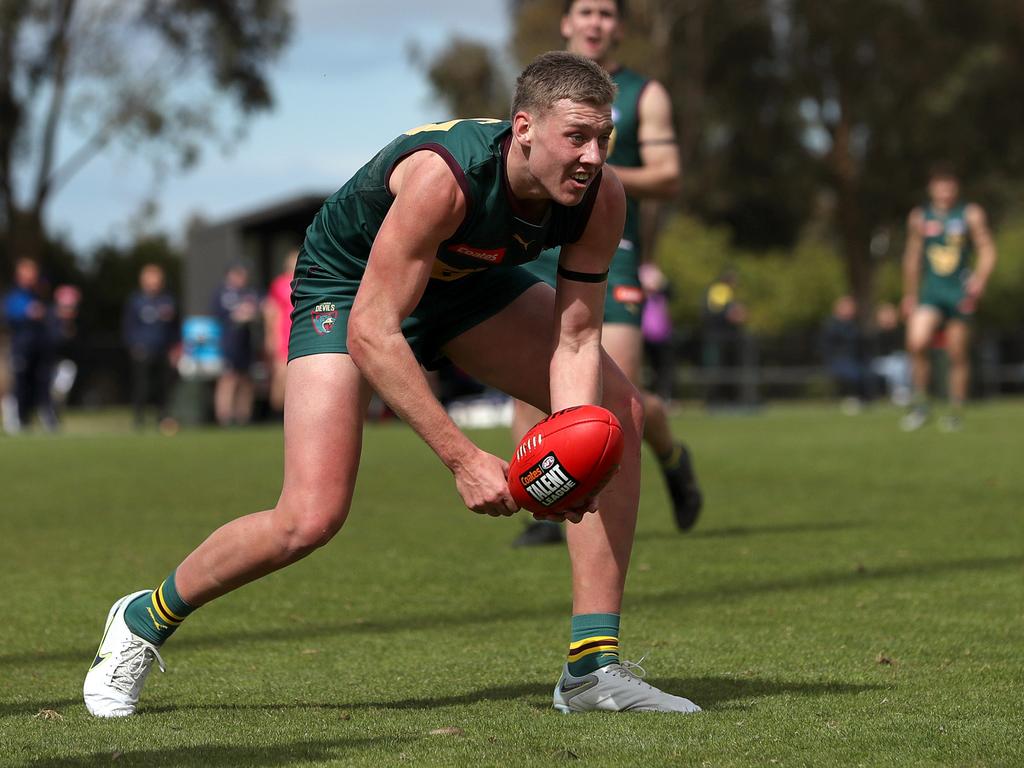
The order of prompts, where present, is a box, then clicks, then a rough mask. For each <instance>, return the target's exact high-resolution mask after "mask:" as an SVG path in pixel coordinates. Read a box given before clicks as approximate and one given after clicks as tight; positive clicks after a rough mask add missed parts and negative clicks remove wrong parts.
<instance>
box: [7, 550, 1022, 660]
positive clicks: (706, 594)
mask: <svg viewBox="0 0 1024 768" xmlns="http://www.w3.org/2000/svg"><path fill="white" fill-rule="evenodd" d="M1021 565H1024V557H1022V556H1020V555H1007V556H1003V557H976V558H968V559H964V560H938V561H932V562H925V563H901V564H899V565H895V564H894V565H883V566H876V567H868V568H857V569H855V568H853V567H852V566H851V567H850V568H846V569H843V570H830V571H822V572H818V573H812V574H807V575H803V576H795V577H788V578H780V579H774V580H771V579H768V580H763V581H756V582H742V583H732V584H722V585H721V586H711V587H709V588H704V589H685V588H680V589H672V590H668V591H662V592H649V593H641V594H636V593H633V594H630V595H629V596H628V601H627V602H628V605H629V608H630V609H636V608H646V607H651V608H664V607H673V606H685V605H690V604H697V603H708V602H720V601H722V600H730V599H740V600H742V599H745V598H748V597H752V596H756V595H770V594H773V593H785V592H794V591H803V590H809V589H810V590H814V589H827V588H831V587H844V586H848V585H851V584H870V583H873V582H877V581H882V582H884V581H889V580H893V579H904V578H913V577H920V576H944V575H952V574H958V573H970V572H974V571H989V570H997V569H1001V568H1012V567H1019V566H1021ZM568 611H569V603H568V601H567V600H563V599H557V600H552V601H549V602H547V603H543V604H533V605H506V606H499V607H495V608H489V609H487V610H477V611H466V612H462V613H443V612H438V611H432V612H430V613H425V614H421V615H415V614H410V613H395V614H394V615H393V616H391V617H388V618H377V619H368V620H363V619H362V618H359V619H355V620H352V621H348V622H346V621H337V622H321V623H317V624H313V623H309V624H306V623H293V624H290V625H288V626H278V627H269V628H267V629H261V630H256V631H246V632H244V633H243V632H240V633H224V632H220V633H212V634H206V635H202V636H199V637H195V636H193V637H182V638H180V639H178V638H175V640H174V642H173V644H172V647H173V648H175V649H177V648H181V649H182V650H185V649H203V648H217V647H221V646H224V645H225V644H235V645H244V644H251V643H261V642H275V641H286V642H290V643H295V644H299V643H300V642H301V643H306V642H309V641H310V640H313V639H316V638H318V637H334V636H338V635H355V634H360V635H362V634H369V635H373V634H389V633H393V632H408V631H412V630H415V631H417V632H424V631H430V630H433V629H442V630H445V631H450V630H451V629H453V628H457V627H471V626H476V625H480V624H490V623H493V622H498V621H503V622H508V621H520V620H526V619H538V618H544V617H551V618H556V617H559V616H564V615H566V613H567V612H568ZM97 629H98V626H97ZM90 642H92V639H90ZM91 648H92V646H89V647H85V646H83V647H82V648H79V649H73V650H62V651H46V650H39V651H21V652H18V653H5V654H0V667H5V666H15V665H21V664H33V663H39V662H82V663H83V665H84V664H86V663H87V662H88V660H89V659H90V658H91V657H92V653H91ZM82 674H83V675H84V674H85V671H84V667H83V672H82Z"/></svg>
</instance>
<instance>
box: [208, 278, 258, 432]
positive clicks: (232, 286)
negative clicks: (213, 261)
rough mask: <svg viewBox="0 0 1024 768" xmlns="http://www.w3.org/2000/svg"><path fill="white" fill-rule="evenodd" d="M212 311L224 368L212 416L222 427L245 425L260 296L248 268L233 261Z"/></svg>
mask: <svg viewBox="0 0 1024 768" xmlns="http://www.w3.org/2000/svg"><path fill="white" fill-rule="evenodd" d="M212 313H213V314H214V315H215V316H216V317H217V319H218V320H219V321H220V324H221V337H220V345H221V356H222V358H223V361H224V369H223V371H222V372H221V374H220V376H219V377H218V378H217V384H216V387H215V389H214V394H213V409H214V415H215V416H216V418H217V423H218V424H220V425H221V426H222V427H226V426H230V425H232V424H248V423H249V420H250V419H251V418H252V405H253V381H252V364H253V329H254V327H255V325H256V322H257V320H258V319H259V314H260V297H259V294H258V293H257V292H256V290H255V289H254V288H252V287H251V286H250V285H249V268H248V267H247V266H245V265H244V264H241V263H235V264H232V265H231V266H230V267H229V268H228V271H227V274H226V275H225V276H224V282H223V283H221V286H220V288H218V289H217V292H216V293H215V294H214V297H213V307H212Z"/></svg>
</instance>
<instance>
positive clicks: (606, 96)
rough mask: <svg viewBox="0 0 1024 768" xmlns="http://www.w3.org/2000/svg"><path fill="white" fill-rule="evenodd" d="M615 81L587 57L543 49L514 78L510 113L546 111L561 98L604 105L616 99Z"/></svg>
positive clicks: (579, 102)
mask: <svg viewBox="0 0 1024 768" xmlns="http://www.w3.org/2000/svg"><path fill="white" fill-rule="evenodd" d="M616 90H617V89H616V86H615V83H613V82H612V79H611V78H610V77H609V76H608V73H607V72H605V71H604V70H603V69H601V67H600V66H598V65H597V64H595V63H594V62H593V61H591V60H590V59H588V58H586V57H584V56H580V55H578V54H575V53H569V52H568V51H548V52H547V53H542V54H541V55H540V56H538V57H537V58H536V59H534V60H533V61H532V62H530V64H529V65H528V66H527V67H526V69H524V70H523V72H522V74H521V75H519V79H517V80H516V93H515V96H514V97H513V99H512V117H513V118H514V117H515V116H516V113H517V112H520V111H522V110H526V111H529V110H531V109H533V110H538V111H540V112H542V113H543V112H545V111H547V110H548V109H550V108H551V107H552V106H554V104H555V102H557V101H561V100H562V99H568V100H569V101H574V102H576V103H577V104H593V105H594V106H598V107H603V106H606V105H609V104H611V103H612V102H613V101H614V100H615V92H616Z"/></svg>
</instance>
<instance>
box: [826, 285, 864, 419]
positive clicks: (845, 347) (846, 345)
mask: <svg viewBox="0 0 1024 768" xmlns="http://www.w3.org/2000/svg"><path fill="white" fill-rule="evenodd" d="M820 349H821V356H822V360H823V361H824V363H825V368H826V369H827V370H828V373H829V376H831V377H832V381H833V382H834V383H835V386H836V391H837V392H838V394H839V397H840V398H841V407H842V409H843V412H844V413H850V414H852V413H857V412H858V411H860V409H861V407H862V406H863V404H864V402H865V401H866V400H867V399H868V369H867V366H866V365H865V359H866V356H867V355H866V349H865V339H864V333H863V331H861V328H860V325H858V323H857V302H856V301H855V300H854V298H853V297H852V296H840V297H839V298H838V299H836V301H835V304H833V305H832V314H831V315H830V316H829V317H828V319H827V320H826V321H825V324H824V326H822V329H821V338H820Z"/></svg>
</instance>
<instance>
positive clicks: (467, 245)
mask: <svg viewBox="0 0 1024 768" xmlns="http://www.w3.org/2000/svg"><path fill="white" fill-rule="evenodd" d="M511 141H512V132H511V126H510V124H509V123H508V122H507V121H502V120H491V119H471V120H450V121H448V122H446V123H430V124H428V125H423V126H420V127H419V128H413V129H412V130H410V131H407V132H406V133H404V134H402V135H401V136H399V137H398V138H397V139H395V140H394V141H392V142H391V143H390V144H388V145H387V146H386V147H384V149H382V150H381V151H380V152H379V153H377V155H376V156H375V157H374V158H373V159H372V160H370V162H368V163H367V164H366V165H364V166H363V167H362V168H360V169H359V170H358V171H356V173H355V175H354V176H353V177H352V178H351V179H350V180H349V181H348V183H346V184H345V186H343V187H342V188H341V189H339V190H338V191H337V192H335V193H334V194H333V195H331V196H330V197H329V198H328V199H327V200H326V201H325V202H324V204H323V206H322V207H321V209H320V211H319V212H318V213H317V215H316V217H315V218H314V219H313V223H312V224H310V226H309V228H308V229H307V230H306V240H305V243H304V244H303V247H304V249H305V250H306V252H307V253H308V254H309V256H310V258H311V259H312V260H313V261H314V262H315V263H316V264H317V265H318V266H320V267H321V268H322V269H323V270H325V271H326V272H327V273H328V274H330V275H333V276H335V277H339V278H342V279H349V280H359V279H360V278H361V277H362V275H363V272H364V271H365V269H366V261H367V259H368V258H369V255H370V249H371V247H372V246H373V241H374V239H375V238H376V236H377V233H378V232H379V231H380V227H381V224H382V223H383V222H384V217H385V216H386V215H387V212H388V210H389V209H390V208H391V204H392V202H394V197H393V196H392V194H391V192H390V191H389V190H388V179H389V177H390V176H391V172H392V171H393V170H394V168H395V166H396V165H397V164H398V163H399V162H400V161H401V160H403V159H404V158H406V157H408V156H409V155H411V154H412V153H414V152H418V151H423V150H426V151H431V152H435V153H437V154H438V155H439V156H441V157H442V158H444V160H445V162H447V163H448V166H449V168H451V171H452V173H453V174H454V176H455V179H456V181H457V182H458V184H459V187H460V188H461V189H462V192H463V194H464V195H465V198H466V215H465V218H464V219H463V222H462V224H461V225H460V226H459V228H458V230H457V231H456V232H455V234H454V235H453V236H452V237H451V238H449V239H448V240H446V241H445V242H443V243H441V245H440V246H439V247H438V249H437V255H436V259H435V262H434V266H433V271H432V273H431V277H432V278H433V279H435V280H442V281H453V280H458V279H460V278H463V277H465V276H467V275H470V274H473V273H475V272H479V271H481V270H484V269H488V268H490V267H496V266H499V265H516V264H522V263H524V262H527V261H530V260H532V259H535V258H537V256H538V255H539V254H540V252H541V251H542V250H543V249H544V248H551V247H553V246H558V245H562V244H564V243H573V242H576V241H577V240H579V238H580V237H581V236H582V234H583V230H584V229H585V228H586V225H587V221H588V219H589V218H590V211H591V210H592V208H593V205H594V200H595V198H596V197H597V191H598V188H599V186H600V182H601V177H600V175H598V177H597V178H595V179H594V181H593V182H591V185H590V189H588V190H587V193H586V195H585V196H584V198H583V200H582V202H581V203H580V204H579V205H576V206H572V207H568V206H563V205H559V204H558V203H555V202H552V203H551V205H550V207H549V209H548V211H547V214H546V215H545V216H544V220H543V221H541V222H539V223H538V222H531V221H527V220H525V219H523V218H520V217H519V216H518V215H517V209H516V201H515V199H514V198H513V196H512V192H511V190H510V188H509V185H508V179H507V178H506V175H505V158H506V156H507V154H508V148H509V145H510V144H511Z"/></svg>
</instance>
